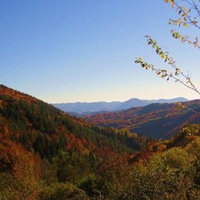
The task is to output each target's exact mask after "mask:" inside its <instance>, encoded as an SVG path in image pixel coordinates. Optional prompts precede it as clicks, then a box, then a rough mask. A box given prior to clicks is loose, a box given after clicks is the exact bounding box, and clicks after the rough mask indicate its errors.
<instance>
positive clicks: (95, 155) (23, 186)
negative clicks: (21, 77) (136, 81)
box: [0, 85, 200, 200]
mask: <svg viewBox="0 0 200 200" xmlns="http://www.w3.org/2000/svg"><path fill="white" fill-rule="evenodd" d="M143 112H144V111H143ZM199 135H200V125H198V124H196V125H190V126H186V127H184V128H183V129H182V130H181V131H180V132H178V133H177V134H175V135H174V136H173V137H172V138H171V139H170V140H164V141H159V140H149V139H147V138H146V137H144V136H139V135H137V134H136V133H131V132H129V131H127V130H121V131H119V130H117V129H114V128H104V127H98V126H92V125H90V124H88V123H87V122H85V121H84V120H82V119H78V118H75V117H71V116H69V115H67V114H66V113H64V112H62V111H60V110H58V109H56V108H54V107H53V106H51V105H48V104H47V103H44V102H42V101H40V100H37V99H36V98H34V97H31V96H29V95H26V94H23V93H21V92H17V91H15V90H13V89H10V88H7V87H5V86H3V85H1V86H0V141H1V142H0V199H3V200H21V199H26V200H58V199H59V200H60V199H61V200H62V199H63V200H65V199H66V200H69V199H73V200H80V199H81V200H82V199H83V200H84V199H85V200H105V199H106V200H115V199H116V200H121V199H126V200H127V199H128V200H138V199H153V200H157V199H169V200H171V199H198V198H199V196H200V165H199V159H200V157H199V150H200V136H199Z"/></svg>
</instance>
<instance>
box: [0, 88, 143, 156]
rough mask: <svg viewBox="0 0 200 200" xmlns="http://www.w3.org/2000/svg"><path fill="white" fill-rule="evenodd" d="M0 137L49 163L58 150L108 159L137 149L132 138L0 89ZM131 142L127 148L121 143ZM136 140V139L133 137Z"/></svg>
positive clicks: (126, 145) (5, 89) (36, 100)
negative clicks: (15, 143) (34, 153)
mask: <svg viewBox="0 0 200 200" xmlns="http://www.w3.org/2000/svg"><path fill="white" fill-rule="evenodd" d="M0 133H1V134H2V135H3V136H4V137H6V138H9V139H11V140H13V141H15V142H17V143H21V144H23V145H24V146H25V147H26V148H27V149H28V150H30V151H33V152H37V153H39V155H40V156H41V157H42V158H47V159H51V158H52V157H54V156H56V155H57V154H58V153H59V151H60V150H68V151H78V152H80V153H81V154H83V155H89V154H92V155H93V154H94V155H96V156H100V157H104V156H105V157H109V156H110V155H114V154H118V153H119V152H120V153H122V152H124V153H125V152H128V151H132V150H134V149H137V148H139V146H140V145H139V142H138V141H137V139H134V138H133V137H131V138H129V136H128V134H130V135H131V133H129V132H127V134H126V135H127V136H123V135H124V132H122V131H121V132H120V131H118V130H116V129H111V128H110V129H108V128H99V127H96V126H91V125H90V124H89V123H88V122H85V121H84V120H82V119H78V118H76V117H72V116H69V115H68V114H66V113H64V112H62V111H60V110H58V109H56V108H55V107H53V106H52V105H49V104H47V103H45V102H42V101H40V100H38V99H36V98H34V97H31V96H29V95H26V94H23V93H21V92H18V91H15V90H13V89H11V88H7V87H5V86H3V85H0ZM126 138H127V140H131V141H132V142H131V143H128V144H126V142H124V143H122V142H121V141H122V140H123V141H126ZM135 138H136V137H135Z"/></svg>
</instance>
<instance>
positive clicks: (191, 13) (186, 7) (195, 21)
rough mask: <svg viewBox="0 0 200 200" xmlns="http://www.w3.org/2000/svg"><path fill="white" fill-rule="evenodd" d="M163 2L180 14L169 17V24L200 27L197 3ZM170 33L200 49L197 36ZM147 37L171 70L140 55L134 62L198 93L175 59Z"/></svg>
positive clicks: (192, 0)
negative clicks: (192, 37)
mask: <svg viewBox="0 0 200 200" xmlns="http://www.w3.org/2000/svg"><path fill="white" fill-rule="evenodd" d="M165 2H167V3H170V4H171V6H172V8H176V10H177V12H178V15H179V16H180V17H179V18H178V19H170V20H169V24H171V25H175V26H178V27H188V26H193V27H194V28H197V29H200V26H199V19H200V9H199V3H198V2H196V1H194V0H191V1H187V0H183V1H182V4H183V5H180V2H179V1H176V0H165ZM171 35H172V37H173V38H175V39H180V40H181V42H183V43H184V42H187V43H188V44H192V45H193V46H194V47H197V48H199V49H200V46H199V43H198V42H199V40H198V37H195V39H194V40H191V39H190V37H189V36H188V35H186V36H183V35H182V34H181V33H179V32H178V31H175V30H171ZM146 37H147V43H148V45H150V46H151V47H152V48H153V49H155V52H156V53H157V55H158V56H159V57H161V58H162V59H163V61H164V62H165V63H167V64H168V65H169V66H170V67H171V71H169V70H167V69H165V68H156V67H154V65H152V64H150V63H148V62H145V61H144V60H143V59H142V58H141V57H140V58H138V59H136V60H135V63H138V64H140V65H141V66H142V67H143V68H145V69H146V70H147V69H151V70H152V71H154V72H155V73H156V74H157V75H158V76H160V77H161V78H166V79H167V80H169V79H174V80H175V82H179V83H181V84H183V85H184V86H186V87H187V88H189V89H191V90H193V91H195V92H196V93H198V94H200V92H199V90H198V89H197V88H196V86H195V84H194V83H193V82H192V80H191V76H190V74H186V73H184V72H183V71H182V70H181V69H180V67H179V66H177V64H176V61H175V60H174V58H173V57H171V56H169V52H165V51H163V50H162V48H161V47H160V46H159V45H158V44H157V42H156V41H155V40H153V39H152V38H151V37H150V36H148V35H147V36H146Z"/></svg>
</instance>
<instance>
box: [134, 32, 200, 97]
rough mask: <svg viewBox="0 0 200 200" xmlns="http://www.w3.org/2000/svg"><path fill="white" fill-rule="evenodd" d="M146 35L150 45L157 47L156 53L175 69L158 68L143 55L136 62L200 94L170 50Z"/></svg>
mask: <svg viewBox="0 0 200 200" xmlns="http://www.w3.org/2000/svg"><path fill="white" fill-rule="evenodd" d="M145 37H146V38H147V42H148V45H151V46H152V48H153V49H155V52H156V54H157V55H158V56H160V57H161V58H162V59H163V61H164V62H165V63H167V64H168V65H170V66H171V68H172V69H173V70H172V71H168V70H167V69H162V68H156V67H155V66H154V65H153V64H149V63H148V62H145V61H143V59H142V58H141V57H140V58H138V59H136V60H135V63H137V64H140V65H141V66H142V68H144V69H146V70H148V69H150V70H152V71H153V72H155V73H156V74H157V75H158V76H160V77H161V78H167V81H168V80H169V79H174V80H175V82H179V83H181V84H183V85H184V86H186V87H187V88H189V89H192V90H194V91H195V92H197V93H198V94H200V92H199V91H198V89H197V88H196V86H195V85H194V84H193V82H192V80H191V77H190V75H189V74H187V75H186V74H184V73H183V72H182V71H181V69H180V68H179V67H178V66H177V65H176V61H175V60H174V58H173V57H170V56H169V52H165V51H163V50H162V48H161V47H160V46H159V45H157V41H155V40H153V39H152V38H151V37H150V36H148V35H146V36H145Z"/></svg>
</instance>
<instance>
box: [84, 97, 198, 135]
mask: <svg viewBox="0 0 200 200" xmlns="http://www.w3.org/2000/svg"><path fill="white" fill-rule="evenodd" d="M182 104H183V105H184V106H185V107H188V108H190V109H193V110H195V111H196V112H200V100H195V101H190V102H184V103H182ZM84 119H85V120H87V121H88V122H90V123H93V124H98V125H101V126H108V127H115V128H118V129H123V128H125V129H127V130H130V131H131V132H136V133H138V134H144V135H147V136H149V137H152V138H157V139H161V138H168V137H170V136H171V135H173V134H174V133H176V132H178V131H179V130H180V129H181V128H182V127H183V126H185V125H187V124H189V123H200V114H196V113H194V112H192V111H191V110H188V109H182V110H179V109H178V107H177V104H176V103H170V104H168V103H162V104H150V105H147V106H144V107H137V108H131V109H128V110H125V111H121V112H112V113H103V114H97V115H92V116H87V117H85V118H84Z"/></svg>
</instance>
